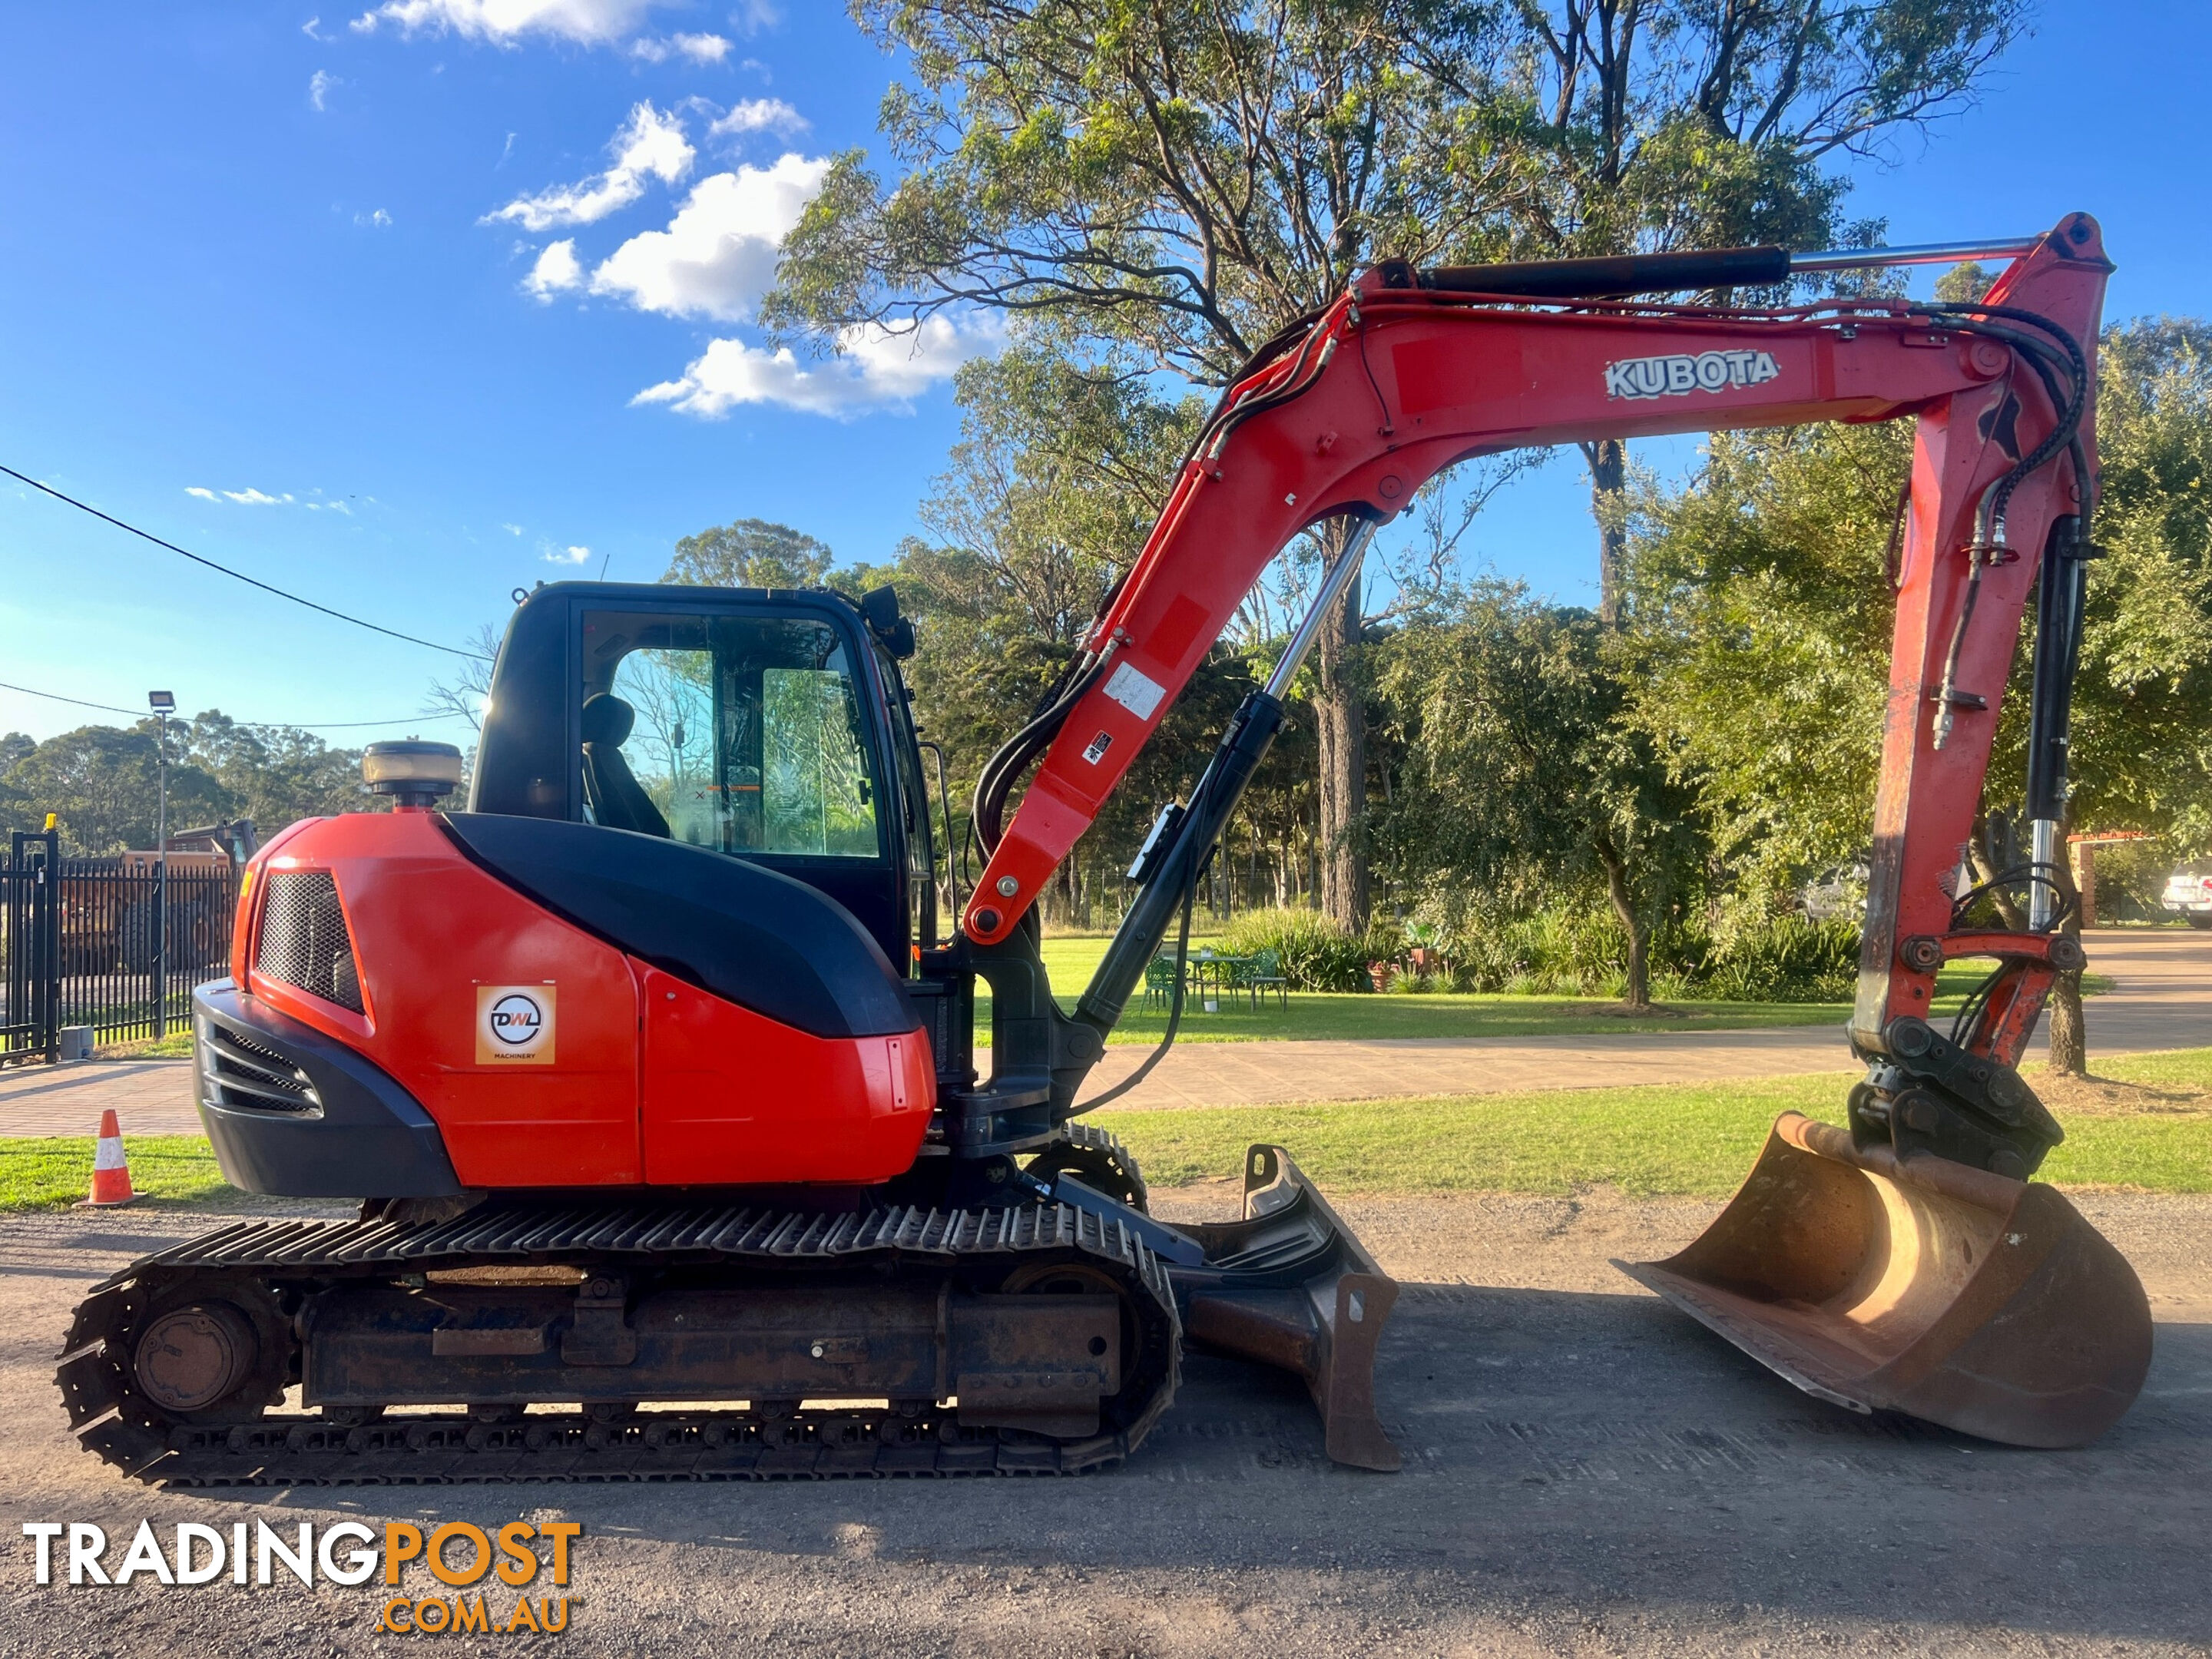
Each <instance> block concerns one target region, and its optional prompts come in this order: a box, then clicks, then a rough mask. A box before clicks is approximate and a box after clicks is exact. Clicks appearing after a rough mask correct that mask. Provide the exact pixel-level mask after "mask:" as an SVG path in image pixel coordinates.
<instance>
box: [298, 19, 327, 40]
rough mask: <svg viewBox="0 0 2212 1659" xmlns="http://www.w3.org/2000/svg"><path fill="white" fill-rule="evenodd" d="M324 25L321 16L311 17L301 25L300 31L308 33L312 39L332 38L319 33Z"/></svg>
mask: <svg viewBox="0 0 2212 1659" xmlns="http://www.w3.org/2000/svg"><path fill="white" fill-rule="evenodd" d="M322 26H323V20H322V19H321V18H320V17H310V18H309V19H308V20H307V21H306V22H304V23H302V24H301V25H300V33H302V34H304V35H306V36H307V39H309V40H329V39H330V36H328V35H326V34H321V33H317V31H318V30H319V29H320V28H321V27H322Z"/></svg>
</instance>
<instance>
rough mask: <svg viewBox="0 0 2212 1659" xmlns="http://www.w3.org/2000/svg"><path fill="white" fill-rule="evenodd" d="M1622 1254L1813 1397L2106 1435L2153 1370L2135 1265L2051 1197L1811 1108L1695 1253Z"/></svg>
mask: <svg viewBox="0 0 2212 1659" xmlns="http://www.w3.org/2000/svg"><path fill="white" fill-rule="evenodd" d="M1613 1265H1614V1266H1615V1267H1619V1268H1620V1269H1621V1271H1622V1272H1624V1273H1627V1274H1628V1275H1629V1276H1630V1277H1631V1278H1632V1279H1636V1280H1637V1281H1638V1283H1640V1284H1642V1285H1645V1286H1647V1287H1649V1288H1650V1289H1651V1290H1653V1291H1656V1292H1658V1294H1659V1295H1661V1296H1662V1297H1665V1298H1666V1299H1667V1300H1668V1301H1669V1302H1671V1303H1673V1304H1674V1305H1675V1306H1676V1307H1678V1308H1680V1309H1681V1310H1682V1311H1683V1312H1685V1313H1686V1314H1688V1315H1689V1316H1691V1317H1692V1318H1693V1319H1696V1320H1698V1321H1699V1322H1701V1323H1703V1324H1705V1325H1706V1326H1708V1327H1710V1328H1711V1329H1712V1330H1714V1331H1717V1332H1718V1333H1719V1334H1721V1335H1723V1336H1724V1337H1726V1338H1727V1339H1728V1340H1729V1341H1731V1342H1733V1343H1735V1345H1736V1346H1738V1347H1739V1348H1741V1349H1742V1350H1743V1351H1744V1352H1746V1353H1748V1354H1750V1355H1751V1356H1752V1357H1753V1358H1754V1359H1757V1360H1758V1361H1759V1363H1760V1364H1764V1365H1765V1366H1767V1367H1768V1368H1770V1369H1771V1370H1774V1371H1776V1372H1777V1373H1778V1374H1779V1375H1781V1376H1784V1377H1785V1378H1787V1379H1788V1380H1789V1381H1790V1382H1791V1383H1795V1384H1796V1386H1797V1387H1799V1388H1801V1389H1804V1390H1805V1391H1806V1392H1807V1393H1808V1394H1811V1395H1817V1396H1819V1397H1820V1398H1821V1399H1823V1400H1828V1401H1833V1402H1835V1403H1836V1404H1838V1405H1840V1406H1845V1407H1850V1409H1852V1410H1854V1411H1859V1412H1873V1411H1895V1412H1902V1413H1907V1414H1908V1415H1911V1416H1913V1417H1918V1418H1923V1419H1927V1420H1928V1421H1929V1422H1932V1423H1940V1424H1942V1425H1944V1426H1945V1427H1947V1428H1952V1429H1956V1430H1959V1431H1961V1432H1964V1433H1966V1434H1972V1435H1978V1436H1979V1437H1982V1438H1984V1439H1986V1440H1995V1441H1999V1442H2002V1443H2006V1444H2009V1445H2015V1446H2042V1447H2057V1446H2080V1445H2085V1444H2087V1443H2088V1442H2090V1441H2092V1440H2094V1439H2095V1438H2097V1437H2098V1436H2099V1435H2100V1434H2102V1433H2104V1431H2106V1429H2108V1428H2110V1427H2111V1426H2112V1425H2113V1424H2114V1423H2115V1422H2117V1421H2118V1419H2119V1418H2120V1416H2121V1415H2122V1413H2124V1412H2125V1411H2126V1410H2127V1409H2128V1407H2130V1405H2131V1404H2133V1403H2134V1401H2135V1397H2136V1394H2137V1393H2138V1392H2139V1391H2140V1390H2141V1389H2142V1382H2143V1375H2144V1373H2145V1372H2146V1371H2147V1370H2148V1369H2149V1366H2150V1352H2151V1322H2150V1306H2149V1304H2148V1300H2147V1299H2146V1298H2145V1297H2144V1295H2143V1290H2142V1284H2141V1283H2140V1282H2139V1281H2138V1280H2137V1279H2136V1275H2135V1270H2134V1269H2133V1268H2131V1267H2129V1265H2128V1263H2127V1261H2126V1259H2125V1258H2124V1257H2123V1256H2122V1255H2120V1253H2119V1252H2118V1250H2117V1249H2113V1248H2112V1244H2111V1243H2109V1242H2108V1241H2107V1240H2106V1238H2105V1237H2103V1235H2101V1234H2100V1233H2099V1232H2098V1231H2096V1229H2095V1228H2093V1227H2092V1226H2091V1225H2089V1224H2088V1223H2087V1221H2086V1220H2084V1219H2083V1218H2082V1217H2081V1212H2079V1211H2077V1210H2075V1207H2074V1206H2072V1205H2071V1204H2069V1203H2068V1202H2067V1201H2066V1200H2065V1199H2064V1198H2063V1197H2061V1196H2060V1195H2059V1194H2058V1193H2057V1192H2056V1191H2055V1190H2053V1189H2052V1188H2050V1187H2048V1186H2045V1185H2041V1184H2039V1183H2031V1182H2020V1181H2011V1180H2008V1179H2006V1178H2005V1177H2004V1176H1996V1175H1990V1174H1989V1173H1987V1172H1985V1171H1984V1170H1972V1169H1968V1168H1967V1167H1966V1166H1965V1165H1963V1164H1952V1163H1948V1162H1946V1161H1944V1160H1942V1159H1939V1158H1927V1157H1915V1158H1905V1159H1900V1158H1899V1157H1898V1156H1897V1154H1896V1153H1895V1152H1892V1151H1891V1150H1890V1149H1888V1148H1887V1147H1875V1148H1870V1149H1861V1148H1859V1147H1857V1146H1854V1145H1853V1144H1852V1141H1851V1138H1850V1135H1849V1134H1848V1133H1845V1132H1844V1131H1843V1130H1841V1129H1838V1128H1834V1127H1830V1126H1829V1125H1827V1124H1824V1123H1815V1122H1813V1121H1810V1120H1808V1119H1807V1118H1804V1117H1802V1116H1800V1115H1798V1114H1796V1113H1795V1112H1790V1113H1785V1114H1784V1115H1783V1116H1782V1117H1780V1118H1779V1119H1778V1120H1777V1121H1776V1122H1775V1125H1774V1129H1773V1133H1771V1135H1770V1136H1769V1137H1768V1139H1767V1142H1766V1147H1765V1151H1764V1152H1762V1153H1761V1154H1760V1155H1759V1163H1758V1164H1757V1165H1756V1166H1755V1167H1754V1168H1753V1170H1752V1172H1751V1176H1750V1178H1749V1179H1748V1180H1747V1181H1746V1182H1744V1184H1743V1187H1742V1189H1741V1191H1739V1192H1738V1193H1737V1194H1736V1195H1735V1198H1734V1199H1733V1200H1731V1201H1730V1202H1729V1206H1728V1208H1727V1209H1726V1210H1724V1211H1723V1212H1721V1214H1720V1216H1719V1217H1718V1218H1717V1219H1716V1220H1715V1221H1714V1222H1713V1225H1711V1226H1710V1227H1708V1228H1707V1229H1706V1230H1705V1232H1704V1233H1703V1234H1702V1235H1701V1236H1700V1237H1699V1238H1698V1240H1697V1241H1696V1242H1695V1243H1692V1245H1690V1247H1689V1248H1688V1249H1685V1250H1683V1251H1682V1252H1681V1253H1680V1255H1674V1256H1670V1257H1668V1259H1667V1260H1666V1261H1649V1262H1638V1263H1629V1262H1615V1263H1614V1264H1613Z"/></svg>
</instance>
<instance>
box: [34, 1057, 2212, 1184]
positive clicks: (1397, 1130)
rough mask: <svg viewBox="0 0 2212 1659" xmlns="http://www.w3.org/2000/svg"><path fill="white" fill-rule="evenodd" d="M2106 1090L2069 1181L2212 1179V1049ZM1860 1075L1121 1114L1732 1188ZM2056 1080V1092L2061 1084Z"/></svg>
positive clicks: (168, 1172)
mask: <svg viewBox="0 0 2212 1659" xmlns="http://www.w3.org/2000/svg"><path fill="white" fill-rule="evenodd" d="M2097 1072H2098V1075H2099V1076H2100V1078H2102V1079H2108V1080H2112V1081H2114V1082H2118V1083H2119V1084H2121V1085H2142V1086H2141V1087H2139V1088H2136V1089H2133V1090H2130V1089H2127V1088H2125V1087H2123V1088H2121V1089H2119V1090H2107V1091H2105V1092H2106V1094H2108V1095H2112V1096H2114V1097H2118V1098H2119V1099H2120V1100H2122V1101H2123V1102H2140V1103H2141V1104H2140V1106H2139V1107H2125V1108H2124V1109H2107V1108H2105V1107H2101V1106H2097V1105H2094V1104H2091V1105H2085V1106H2082V1107H2081V1109H2069V1105H2068V1103H2067V1102H2066V1101H2065V1100H2064V1099H2063V1098H2061V1099H2058V1100H2057V1101H2056V1105H2057V1112H2058V1115H2059V1117H2060V1119H2061V1120H2062V1121H2063V1122H2064V1124H2065V1127H2066V1143H2065V1145H2063V1146H2060V1147H2059V1148H2057V1150H2056V1151H2055V1152H2052V1153H2051V1157H2050V1158H2049V1160H2048V1161H2047V1162H2045V1164H2044V1166H2043V1170H2042V1171H2041V1174H2042V1176H2043V1177H2044V1178H2045V1179H2047V1180H2050V1181H2051V1182H2057V1184H2059V1185H2061V1186H2081V1187H2104V1188H2130V1189H2134V1190H2137V1191H2145V1192H2157V1193H2204V1192H2212V1048H2197V1049H2189V1050H2184V1051H2180V1052H2176V1053H2172V1054H2143V1055H2139V1056H2136V1057H2133V1058H2124V1059H2118V1060H2106V1061H2103V1062H2101V1063H2100V1064H2099V1065H2098V1066H2097ZM1847 1085H1848V1080H1847V1079H1844V1078H1841V1077H1838V1076H1837V1075H1835V1074H1833V1073H1831V1074H1829V1075H1827V1076H1824V1077H1788V1078H1766V1079H1754V1080H1752V1081H1747V1082H1741V1083H1728V1084H1715V1085H1705V1086H1698V1087H1652V1088H1640V1089H1554V1090H1547V1091H1537V1092H1531V1093H1526V1094H1512V1095H1476V1096H1459V1097H1443V1098H1432V1099H1423V1100H1390V1101H1352V1102H1337V1103H1328V1104H1324V1105H1315V1106H1256V1107H1225V1108H1220V1109H1206V1110H1198V1111H1177V1112H1113V1113H1109V1114H1108V1115H1105V1116H1104V1117H1103V1118H1101V1119H1098V1120H1097V1121H1099V1122H1100V1123H1101V1124H1103V1126H1104V1127H1109V1128H1110V1129H1112V1130H1113V1131H1114V1133H1115V1134H1118V1135H1120V1136H1121V1139H1123V1140H1124V1141H1126V1142H1127V1143H1128V1145H1129V1147H1130V1149H1131V1150H1132V1151H1133V1152H1135V1153H1136V1155H1137V1157H1138V1158H1139V1161H1140V1162H1141V1163H1142V1164H1144V1167H1145V1172H1146V1177H1147V1178H1148V1179H1149V1180H1150V1181H1151V1182H1152V1183H1153V1184H1154V1185H1155V1186H1160V1187H1172V1186H1176V1185H1180V1184H1182V1183H1185V1182H1192V1181H1199V1180H1204V1179H1206V1178H1207V1177H1209V1176H1231V1175H1234V1174H1235V1173H1236V1172H1237V1170H1238V1168H1239V1167H1240V1165H1241V1163H1242V1160H1243V1155H1244V1149H1245V1148H1246V1147H1247V1146H1250V1145H1251V1144H1252V1143H1253V1142H1254V1141H1259V1140H1267V1141H1277V1142H1279V1143H1280V1144H1282V1145H1284V1146H1288V1147H1289V1148H1290V1149H1291V1152H1292V1154H1293V1155H1294V1156H1295V1157H1296V1158H1297V1160H1298V1163H1299V1165H1300V1167H1302V1168H1303V1169H1304V1170H1305V1171H1306V1173H1307V1174H1309V1175H1310V1176H1313V1177H1314V1179H1315V1180H1316V1181H1317V1182H1320V1183H1321V1184H1322V1187H1323V1188H1325V1189H1327V1190H1328V1191H1332V1192H1351V1193H1431V1192H1516V1193H1540V1194H1567V1193H1571V1192H1573V1191H1574V1190H1575V1189H1576V1188H1581V1187H1590V1186H1601V1185H1605V1186H1613V1187H1618V1188H1621V1189H1622V1190H1623V1191H1626V1192H1629V1193H1633V1194H1639V1195H1647V1194H1650V1195H1657V1194H1667V1195H1679V1196H1686V1197H1696V1198H1725V1197H1726V1196H1727V1195H1728V1194H1730V1193H1732V1192H1734V1191H1735V1188H1736V1186H1737V1184H1738V1183H1739V1182H1741V1181H1742V1179H1743V1177H1744V1175H1745V1174H1746V1172H1747V1171H1748V1170H1750V1168H1751V1165H1752V1161H1753V1159H1754V1158H1757V1156H1758V1155H1759V1147H1760V1146H1762V1145H1763V1144H1765V1139H1766V1129H1767V1126H1768V1124H1770V1123H1771V1122H1772V1121H1773V1120H1774V1116H1775V1115H1776V1114H1777V1113H1778V1112H1783V1111H1790V1110H1796V1111H1801V1112H1803V1113H1805V1114H1806V1115H1808V1116H1810V1117H1817V1118H1823V1119H1826V1121H1829V1122H1832V1123H1839V1122H1841V1121H1843V1110H1844V1089H1845V1088H1846V1086H1847ZM2054 1092H2055V1091H2054ZM92 1152H93V1143H92V1141H91V1140H90V1139H89V1138H78V1137H72V1138H69V1139H44V1140H8V1139H0V1211H25V1210H61V1209H66V1208H67V1207H68V1206H70V1205H71V1204H73V1203H75V1202H76V1200H78V1199H80V1198H82V1197H83V1196H84V1194H85V1188H86V1186H87V1184H88V1182H89V1181H90V1179H91V1173H92ZM130 1153H131V1179H132V1181H133V1182H135V1183H136V1185H137V1188H138V1190H139V1191H140V1192H141V1193H142V1194H146V1197H145V1199H144V1200H143V1202H144V1203H145V1204H146V1205H147V1206H148V1207H149V1208H184V1207H194V1206H209V1205H211V1204H216V1203H222V1202H225V1201H229V1202H236V1201H238V1200H239V1196H240V1195H239V1194H236V1193H234V1192H233V1191H232V1190H231V1188H229V1187H228V1186H227V1185H226V1184H225V1183H224V1182H223V1179H222V1174H221V1173H220V1172H219V1171H218V1170H216V1164H215V1157H214V1154H213V1153H212V1152H210V1150H209V1148H208V1144H207V1142H206V1141H204V1140H203V1139H200V1138H198V1137H197V1136H193V1135H147V1136H140V1137H136V1138H134V1139H132V1140H131V1143H130Z"/></svg>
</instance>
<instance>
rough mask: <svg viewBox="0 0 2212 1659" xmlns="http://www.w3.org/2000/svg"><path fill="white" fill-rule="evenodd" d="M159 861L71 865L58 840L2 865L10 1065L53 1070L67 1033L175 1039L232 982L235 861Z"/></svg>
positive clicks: (15, 846)
mask: <svg viewBox="0 0 2212 1659" xmlns="http://www.w3.org/2000/svg"><path fill="white" fill-rule="evenodd" d="M166 890H167V903H166V904H164V902H163V900H162V894H163V891H164V882H163V877H162V871H161V860H159V859H158V858H156V857H155V855H154V854H149V853H126V854H123V855H122V856H121V857H120V858H109V859H63V858H61V857H59V856H58V848H57V846H56V843H55V838H54V836H52V834H51V833H48V834H46V835H40V836H26V835H21V834H18V835H15V836H12V837H11V839H10V845H9V860H8V863H7V864H6V865H5V866H0V963H4V966H5V972H4V974H0V988H4V993H5V996H6V1002H5V1006H0V1063H5V1062H7V1061H10V1060H52V1059H53V1058H55V1057H56V1055H57V1054H58V1052H59V1043H60V1035H61V1032H62V1031H63V1030H64V1029H66V1028H68V1027H70V1026H80V1025H81V1026H89V1027H90V1028H91V1030H92V1033H93V1041H94V1042H95V1043H100V1042H133V1041H137V1040H140V1039H144V1038H150V1037H160V1036H167V1034H168V1033H169V1032H170V1031H172V1030H181V1029H183V1028H184V1027H185V1025H186V1024H188V1022H189V1021H190V1019H191V995H192V990H193V987H196V986H197V985H199V984H201V983H203V982H204V981H207V980H210V979H217V978H220V977H222V975H223V974H225V973H226V972H228V969H229V958H230V928H231V917H232V914H233V912H234V910H235V909H236V908H237V899H238V874H237V871H236V870H235V868H234V866H232V865H231V863H230V861H229V860H228V859H226V858H222V857H220V856H210V855H206V854H178V853H172V854H170V855H169V860H168V872H167V884H166Z"/></svg>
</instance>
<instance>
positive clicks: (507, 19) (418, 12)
mask: <svg viewBox="0 0 2212 1659" xmlns="http://www.w3.org/2000/svg"><path fill="white" fill-rule="evenodd" d="M655 3H657V0H386V4H384V5H380V6H377V7H374V8H373V9H370V10H368V11H365V12H363V13H362V15H360V16H358V17H356V18H355V19H354V20H353V27H354V28H355V29H356V30H357V31H359V32H360V33H363V34H368V33H373V32H374V30H376V29H378V28H380V27H383V26H384V25H385V24H386V23H390V24H392V25H393V26H394V27H397V28H398V30H399V32H400V33H402V34H414V33H419V32H428V33H436V34H446V33H453V34H458V35H461V36H462V37H464V38H465V39H467V40H489V41H490V42H492V43H493V44H494V45H495V46H513V44H514V43H515V42H516V41H518V40H520V39H521V38H522V37H523V36H525V35H526V34H550V35H555V36H557V37H558V38H560V39H562V40H576V41H580V42H582V43H583V44H585V45H586V46H605V45H607V44H609V43H611V42H612V41H616V40H623V39H624V38H625V37H627V36H628V35H629V34H630V33H633V32H634V31H635V29H636V28H637V26H638V25H639V24H640V23H641V22H642V21H644V19H645V14H646V13H647V11H649V10H651V9H652V8H653V5H654V4H655ZM756 3H757V0H756Z"/></svg>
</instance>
